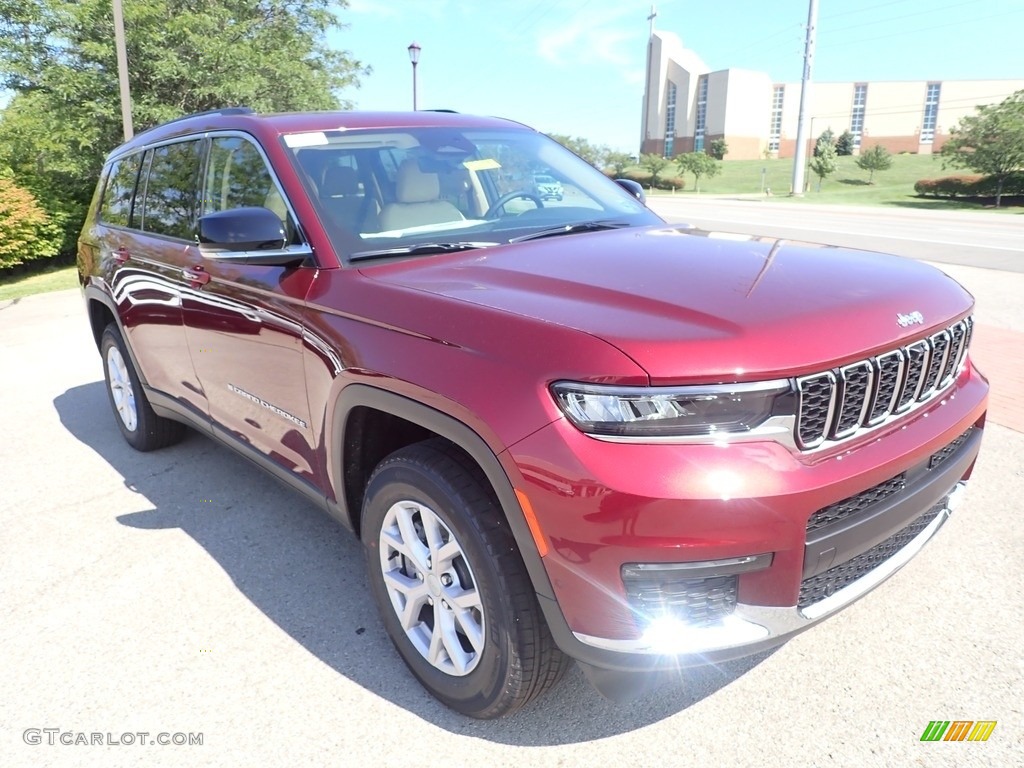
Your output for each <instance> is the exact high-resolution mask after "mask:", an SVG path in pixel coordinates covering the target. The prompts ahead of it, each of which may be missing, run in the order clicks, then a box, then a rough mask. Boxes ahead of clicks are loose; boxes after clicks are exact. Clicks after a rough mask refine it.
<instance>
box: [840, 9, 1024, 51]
mask: <svg viewBox="0 0 1024 768" xmlns="http://www.w3.org/2000/svg"><path fill="white" fill-rule="evenodd" d="M1014 13H1024V8H1015V9H1014V10H1012V11H1004V12H1003V13H993V14H991V15H989V16H975V17H974V18H972V19H971V21H972V22H979V21H988V20H989V19H998V18H1000V17H1002V16H1009V15H1011V14H1014ZM962 26H964V21H962V20H961V21H951V22H949V23H947V24H935V25H933V26H930V27H916V28H915V29H914V31H915V32H929V31H931V30H933V29H944V28H946V27H962ZM906 34H907V33H906V32H905V31H903V32H893V33H892V34H888V35H872V36H871V37H864V38H860V39H858V40H843V41H840V42H838V43H829V48H830V49H832V48H841V47H842V46H844V45H863V44H864V43H873V42H875V41H876V40H887V39H889V38H891V37H904V36H906Z"/></svg>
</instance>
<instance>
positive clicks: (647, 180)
mask: <svg viewBox="0 0 1024 768" xmlns="http://www.w3.org/2000/svg"><path fill="white" fill-rule="evenodd" d="M608 176H609V178H612V179H629V180H630V181H635V182H636V183H637V184H639V185H640V186H642V187H643V188H644V189H650V188H651V174H649V173H646V172H644V171H635V170H633V171H626V172H625V173H620V174H608ZM654 188H655V189H669V190H672V189H674V190H679V189H685V188H686V181H685V180H684V179H681V178H679V177H678V176H674V177H672V178H669V179H665V178H662V177H661V176H659V177H658V178H657V179H656V180H655V182H654Z"/></svg>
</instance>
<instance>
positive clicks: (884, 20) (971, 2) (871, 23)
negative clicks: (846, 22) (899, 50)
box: [836, 0, 977, 34]
mask: <svg viewBox="0 0 1024 768" xmlns="http://www.w3.org/2000/svg"><path fill="white" fill-rule="evenodd" d="M976 2H977V0H967V1H966V2H960V3H953V4H952V5H943V6H940V7H938V8H929V9H928V10H926V11H915V12H914V13H905V14H903V15H902V16H885V17H883V18H880V19H873V20H871V21H865V22H864V23H863V24H853V25H852V26H846V27H839V29H838V30H836V31H838V32H847V31H849V30H851V29H860V28H861V27H873V26H875V25H876V24H888V23H889V22H891V21H902V20H903V19H912V18H914V17H915V16H931V15H933V14H935V13H938V12H939V11H948V10H951V9H953V8H960V7H961V6H964V5H975V4H976ZM915 31H920V30H915ZM901 34H902V33H901Z"/></svg>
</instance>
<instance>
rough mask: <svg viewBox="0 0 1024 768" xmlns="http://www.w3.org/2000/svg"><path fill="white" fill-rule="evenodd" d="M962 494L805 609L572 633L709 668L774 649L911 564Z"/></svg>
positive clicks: (598, 644)
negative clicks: (694, 624) (640, 631)
mask: <svg viewBox="0 0 1024 768" xmlns="http://www.w3.org/2000/svg"><path fill="white" fill-rule="evenodd" d="M965 489H966V484H965V483H963V482H959V483H957V484H956V486H955V487H954V489H953V490H952V492H951V493H950V494H949V495H948V496H947V497H946V498H945V499H943V500H942V501H941V502H940V503H939V504H938V505H937V507H936V508H934V509H933V510H930V512H934V514H933V516H932V519H931V521H930V522H928V524H927V525H926V526H925V527H924V530H922V531H921V532H920V533H918V534H917V535H916V536H915V537H914V538H913V539H911V541H910V542H909V543H908V544H906V545H905V546H904V547H902V548H901V549H899V550H898V551H897V552H896V554H894V555H893V556H892V557H890V558H889V559H887V560H886V561H885V562H883V563H882V564H881V565H879V566H878V567H877V568H874V569H872V570H870V571H868V572H867V573H866V574H865V575H864V576H862V577H861V578H859V579H857V580H855V581H853V582H851V583H850V584H849V585H847V586H845V587H843V588H842V589H839V590H837V591H836V592H834V593H832V595H830V596H829V597H826V598H824V599H823V600H820V601H818V602H816V603H813V604H812V605H809V606H807V607H805V608H799V607H796V606H793V607H787V608H773V607H770V606H763V605H746V604H744V603H739V604H737V606H736V609H735V610H734V611H733V613H732V614H731V615H730V616H729V617H727V619H726V620H725V621H723V622H722V625H721V626H713V627H708V628H700V629H687V628H686V627H683V626H680V627H672V626H671V625H670V624H665V625H662V626H659V627H657V628H656V630H657V631H655V632H653V633H645V634H644V635H642V636H641V637H639V638H636V639H632V640H614V639H608V638H602V637H593V636H591V635H586V634H583V633H581V632H574V633H573V635H574V636H575V638H576V639H577V640H579V641H580V642H581V643H584V644H585V645H588V646H591V647H593V648H598V649H601V650H605V651H612V652H615V653H619V654H641V655H644V656H652V655H653V656H673V657H678V656H679V655H681V654H682V655H684V656H685V655H686V654H688V653H693V654H700V656H699V657H694V658H691V659H690V660H689V661H690V662H691V663H693V664H705V663H707V662H708V659H709V657H708V654H716V656H715V658H716V659H717V660H722V659H723V658H725V657H726V655H727V654H728V652H729V651H732V650H736V649H742V651H743V652H742V654H741V655H748V654H750V653H752V652H753V651H752V650H751V649H755V650H758V651H759V650H764V649H767V648H772V647H775V646H777V645H780V644H781V643H784V642H785V641H786V640H788V639H789V638H791V637H793V636H794V635H797V634H799V633H801V632H803V631H804V630H806V629H810V628H811V627H813V626H814V625H815V624H817V623H818V622H819V621H821V620H823V619H825V618H828V617H829V616H831V615H833V614H835V613H838V612H839V611H841V610H842V609H843V608H845V607H846V606H848V605H850V604H851V603H853V602H856V601H857V600H859V599H860V598H861V597H863V596H864V595H866V594H867V593H868V592H870V591H871V590H872V589H874V588H875V587H877V586H878V585H879V584H881V583H882V582H883V581H885V580H886V579H888V578H889V577H890V576H892V575H893V574H894V573H896V571H898V570H899V569H900V568H902V567H903V566H904V565H906V564H907V563H909V562H910V561H911V560H912V559H913V558H914V556H915V555H917V553H918V552H920V551H921V549H922V548H923V547H924V545H925V544H927V543H928V542H929V541H930V540H931V538H932V537H933V536H934V535H935V534H936V533H938V531H939V529H940V528H941V527H942V526H943V525H944V524H945V523H946V521H947V520H949V517H950V515H951V514H952V513H953V511H954V510H955V509H956V508H957V507H958V506H959V505H960V503H961V501H962V499H963V493H964V491H965ZM926 514H928V513H926ZM721 652H726V654H723V653H721ZM627 666H633V665H627ZM671 666H672V667H678V666H687V664H686V659H685V658H683V659H680V658H673V659H672V663H671Z"/></svg>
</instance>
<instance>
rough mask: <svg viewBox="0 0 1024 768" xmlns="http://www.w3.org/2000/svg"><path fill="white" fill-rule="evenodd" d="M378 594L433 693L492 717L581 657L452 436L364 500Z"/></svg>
mask: <svg viewBox="0 0 1024 768" xmlns="http://www.w3.org/2000/svg"><path fill="white" fill-rule="evenodd" d="M362 538H363V543H364V544H365V545H366V556H367V563H368V566H369V581H370V588H371V591H372V593H373V597H374V600H375V601H376V603H377V607H378V609H379V610H380V614H381V618H382V620H383V622H384V626H385V628H386V629H387V632H388V635H389V636H390V637H391V641H392V642H393V643H394V645H395V647H396V648H397V650H398V652H399V654H400V655H401V656H402V659H403V660H404V661H405V663H406V665H407V666H408V667H409V669H410V670H411V671H412V673H413V675H415V676H416V678H417V679H418V680H419V681H420V683H421V684H422V685H423V687H424V688H426V689H427V690H428V691H430V693H431V694H433V695H434V696H435V697H437V698H438V699H439V700H441V701H442V702H443V703H444V704H446V705H447V706H449V707H451V708H452V709H454V710H456V711H458V712H461V713H462V714H464V715H468V716H470V717H475V718H479V719H483V720H490V719H494V718H498V717H502V716H505V715H509V714H511V713H513V712H515V711H516V710H518V709H520V708H521V707H523V706H524V705H525V704H527V703H528V702H530V701H532V700H533V699H535V698H537V697H538V696H540V695H541V694H542V693H544V692H545V691H546V690H548V689H549V688H550V687H552V686H553V685H554V684H555V683H557V682H558V681H559V680H560V679H561V677H562V675H563V674H564V673H565V670H566V668H567V667H568V665H569V663H570V660H569V658H568V657H567V656H565V655H564V654H563V653H562V652H561V651H560V650H559V649H558V648H557V646H556V645H555V643H554V641H553V639H552V638H551V633H550V631H549V630H548V627H547V624H546V623H545V622H544V617H543V615H542V614H541V609H540V606H539V604H538V603H537V597H536V595H535V593H534V590H533V586H532V584H531V582H530V578H529V576H528V574H527V573H526V567H525V566H524V565H523V561H522V558H521V557H520V555H519V550H518V549H517V548H516V544H515V540H514V538H513V536H512V533H511V531H510V530H509V527H508V523H507V521H506V520H505V519H504V517H503V516H502V514H501V512H500V510H499V509H498V507H497V504H496V502H495V501H494V499H493V496H492V494H491V492H490V488H489V486H488V485H487V481H486V479H485V478H484V477H483V474H482V472H480V470H479V468H477V467H476V465H475V464H473V463H472V462H470V461H469V460H468V459H467V458H466V457H465V456H464V455H463V454H462V453H461V452H459V451H458V450H457V449H455V448H454V447H453V446H451V445H450V444H449V443H447V442H445V441H443V440H430V441H427V442H424V443H418V444H416V445H411V446H408V447H406V448H402V449H401V450H398V451H396V452H395V453H393V454H391V455H390V456H388V457H387V458H386V459H384V461H382V462H381V463H380V464H379V465H378V466H377V468H376V470H374V472H373V475H372V476H371V478H370V482H369V484H368V486H367V489H366V497H365V502H364V505H363V517H362Z"/></svg>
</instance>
